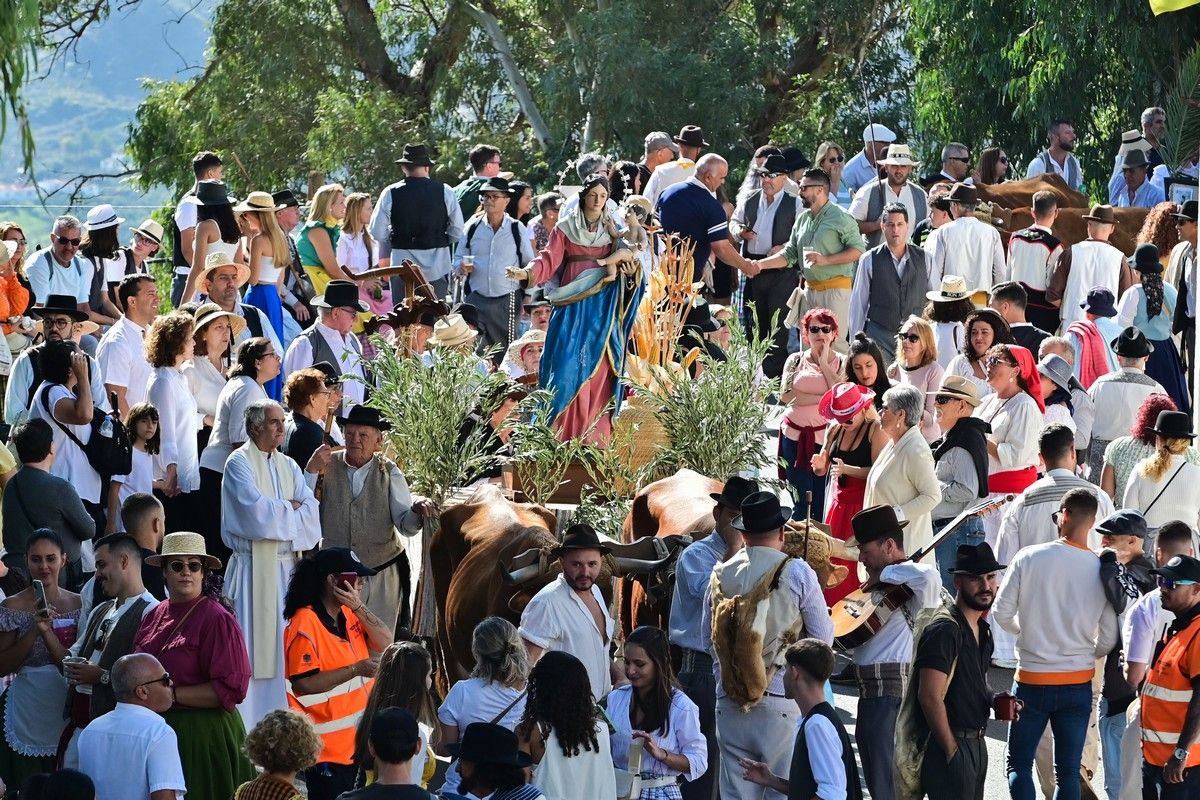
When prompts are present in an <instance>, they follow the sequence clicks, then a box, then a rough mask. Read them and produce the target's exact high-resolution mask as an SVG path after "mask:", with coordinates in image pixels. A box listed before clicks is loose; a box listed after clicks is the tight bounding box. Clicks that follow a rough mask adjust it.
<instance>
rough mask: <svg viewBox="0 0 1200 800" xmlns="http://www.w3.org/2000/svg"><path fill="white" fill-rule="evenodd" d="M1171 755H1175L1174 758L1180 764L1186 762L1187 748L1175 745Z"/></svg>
mask: <svg viewBox="0 0 1200 800" xmlns="http://www.w3.org/2000/svg"><path fill="white" fill-rule="evenodd" d="M1172 755H1173V756H1175V760H1176V761H1178V762H1179V763H1180V764H1186V763H1187V760H1188V750H1187V748H1186V747H1176V748H1175V752H1174V753H1172Z"/></svg>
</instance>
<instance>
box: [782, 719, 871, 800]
mask: <svg viewBox="0 0 1200 800" xmlns="http://www.w3.org/2000/svg"><path fill="white" fill-rule="evenodd" d="M814 716H821V717H824V718H825V719H827V720H829V721H830V722H832V723H833V729H834V730H836V731H837V735H838V741H840V742H841V743H842V765H843V766H844V767H845V769H846V800H862V786H861V785H860V784H859V782H858V765H857V764H855V763H854V749H853V748H852V747H851V746H850V737H849V736H848V735H847V734H846V729H845V728H844V727H843V726H842V721H841V719H839V718H838V715H837V711H835V710H834V709H833V706H831V705H829V703H825V702H821V703H818V704H817V705H815V706H813V709H812V711H811V712H810V713H809V715H808V716H806V717H805V718H804V721H803V722H801V723H800V730H798V731H796V744H795V747H793V748H792V769H791V772H789V773H788V783H789V784H790V785H789V787H788V797H789V798H791V797H803V798H805V800H807V799H808V798H810V797H815V796H816V794H817V779H816V778H814V777H813V773H812V765H811V764H809V762H808V741H807V740H806V739H805V738H804V726H805V725H807V724H808V721H809V720H810V719H812V718H813V717H814Z"/></svg>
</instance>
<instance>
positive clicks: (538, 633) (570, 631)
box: [520, 575, 615, 701]
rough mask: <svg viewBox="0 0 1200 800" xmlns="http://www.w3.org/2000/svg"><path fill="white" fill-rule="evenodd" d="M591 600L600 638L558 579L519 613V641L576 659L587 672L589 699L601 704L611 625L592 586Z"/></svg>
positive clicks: (608, 683)
mask: <svg viewBox="0 0 1200 800" xmlns="http://www.w3.org/2000/svg"><path fill="white" fill-rule="evenodd" d="M592 597H594V598H595V600H596V604H597V605H598V606H599V607H600V613H601V615H602V616H603V618H604V636H603V638H602V637H601V636H600V629H599V628H597V627H596V622H595V618H594V617H593V616H592V612H591V610H590V609H589V608H588V607H587V606H586V605H584V604H583V601H582V600H580V599H579V596H578V595H576V594H575V590H574V589H572V588H571V587H570V586H569V585H568V584H567V579H566V578H564V577H563V576H562V575H559V576H558V577H557V578H555V580H554V582H553V583H550V584H548V585H546V586H544V587H542V590H541V591H540V592H538V593H537V594H536V595H534V596H533V599H532V600H530V601H529V605H527V606H525V610H524V611H523V612H522V613H521V627H520V634H521V638H522V639H524V640H525V641H527V642H529V643H530V644H532V645H536V646H537V647H540V648H542V649H543V650H561V651H563V652H565V653H570V654H571V655H573V656H575V657H576V658H578V659H579V660H580V661H582V662H583V666H584V667H586V668H587V671H588V680H589V681H590V682H591V684H592V695H593V697H595V699H596V700H597V701H599V700H602V699H603V698H604V697H605V696H606V695H607V694H608V690H609V689H611V688H612V678H611V676H610V675H609V663H610V662H609V658H608V645H609V643H610V642H611V641H612V637H613V630H614V628H615V624H614V623H613V618H612V617H611V616H609V614H608V605H607V604H606V603H605V602H604V597H603V596H601V594H600V589H599V587H597V586H596V585H595V584H594V583H593V584H592Z"/></svg>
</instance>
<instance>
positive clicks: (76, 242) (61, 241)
mask: <svg viewBox="0 0 1200 800" xmlns="http://www.w3.org/2000/svg"><path fill="white" fill-rule="evenodd" d="M50 235H51V236H53V237H54V241H56V242H58V243H59V244H62V245H66V246H67V247H79V243H80V242H82V241H83V239H80V238H78V237H76V238H74V239H68V238H66V237H65V236H59V235H58V234H57V233H52V234H50Z"/></svg>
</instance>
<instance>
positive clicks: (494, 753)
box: [446, 722, 533, 767]
mask: <svg viewBox="0 0 1200 800" xmlns="http://www.w3.org/2000/svg"><path fill="white" fill-rule="evenodd" d="M446 749H447V750H448V751H450V755H452V756H454V757H455V758H457V759H458V760H459V761H470V762H471V763H473V764H498V765H500V766H505V767H528V766H530V765H532V764H533V759H532V758H530V757H529V754H528V753H523V752H521V748H520V744H519V743H518V742H517V735H516V734H515V733H513V732H512V731H510V730H509V729H508V728H505V727H504V726H503V725H494V724H492V723H491V722H472V723H471V724H470V725H468V726H467V729H466V730H464V731H463V737H462V739H461V740H459V741H457V742H455V743H454V744H448V745H446Z"/></svg>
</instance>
